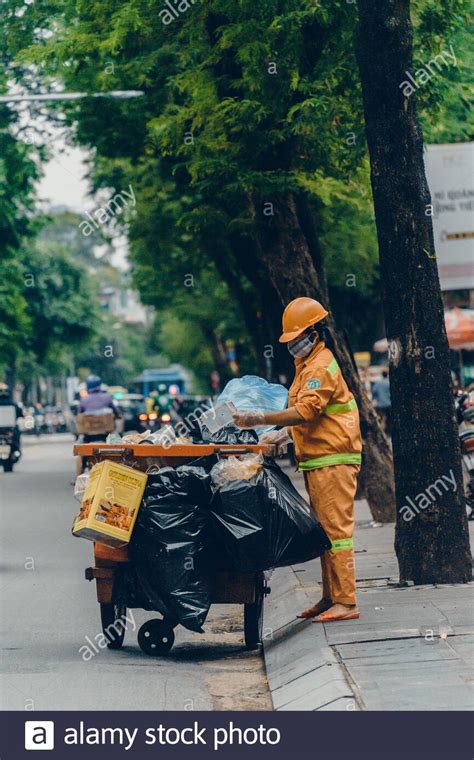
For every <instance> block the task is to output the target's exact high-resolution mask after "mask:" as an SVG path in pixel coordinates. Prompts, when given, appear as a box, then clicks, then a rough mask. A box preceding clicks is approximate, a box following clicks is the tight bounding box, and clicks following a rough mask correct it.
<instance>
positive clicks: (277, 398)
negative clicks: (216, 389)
mask: <svg viewBox="0 0 474 760" xmlns="http://www.w3.org/2000/svg"><path fill="white" fill-rule="evenodd" d="M224 401H231V402H232V403H233V404H234V406H235V408H236V409H237V411H239V412H245V411H249V410H252V409H261V410H263V411H264V412H281V411H282V410H283V409H286V407H287V404H288V391H287V389H286V388H285V387H284V386H283V385H279V384H277V383H269V382H267V381H266V380H264V379H263V377H257V376H256V375H244V376H243V377H238V378H237V377H236V378H234V379H233V380H231V381H230V382H228V383H227V385H226V387H225V388H224V390H223V391H222V393H221V395H220V396H219V398H218V399H217V402H216V403H217V404H221V403H223V402H224ZM273 427H274V425H265V426H259V427H258V433H259V435H262V434H264V433H265V432H268V431H269V430H272V429H273Z"/></svg>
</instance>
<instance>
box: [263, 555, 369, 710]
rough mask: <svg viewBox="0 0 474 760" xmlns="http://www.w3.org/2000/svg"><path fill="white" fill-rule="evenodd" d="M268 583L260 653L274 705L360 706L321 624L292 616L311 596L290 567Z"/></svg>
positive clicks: (299, 707) (289, 707) (286, 707)
mask: <svg viewBox="0 0 474 760" xmlns="http://www.w3.org/2000/svg"><path fill="white" fill-rule="evenodd" d="M270 585H271V587H272V593H271V594H270V595H269V596H268V597H267V598H266V600H265V605H264V620H263V653H264V659H265V668H266V672H267V679H268V685H269V688H270V692H271V696H272V701H273V707H274V709H275V710H305V711H314V710H343V711H349V710H350V711H358V710H359V709H360V708H359V706H358V703H357V698H356V695H355V693H354V691H353V689H352V688H351V685H350V682H349V680H348V677H347V675H346V671H345V668H344V666H343V665H341V663H340V662H339V660H338V659H337V657H336V654H335V653H334V651H333V649H332V648H331V647H330V646H329V644H328V642H327V639H326V633H325V630H324V625H315V624H313V623H311V622H310V621H308V622H306V621H302V620H296V619H295V618H296V615H297V613H298V612H300V611H301V610H302V609H304V608H305V607H307V606H308V602H309V601H310V597H309V595H308V594H307V592H306V591H305V590H304V589H303V587H302V586H301V584H300V583H299V581H298V576H297V574H296V573H295V571H294V570H293V568H292V567H284V568H278V569H277V570H275V571H274V572H273V574H272V577H271V582H270ZM313 601H314V600H313Z"/></svg>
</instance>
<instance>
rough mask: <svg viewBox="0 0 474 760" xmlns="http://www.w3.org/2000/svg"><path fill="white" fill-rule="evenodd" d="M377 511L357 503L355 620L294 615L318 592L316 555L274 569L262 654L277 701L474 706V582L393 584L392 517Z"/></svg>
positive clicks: (370, 706)
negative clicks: (379, 516)
mask: <svg viewBox="0 0 474 760" xmlns="http://www.w3.org/2000/svg"><path fill="white" fill-rule="evenodd" d="M289 474H290V473H289ZM294 483H295V485H296V487H297V488H298V489H299V490H300V491H301V492H302V493H304V485H303V482H302V478H301V479H300V477H299V475H295V479H294ZM371 519H372V518H371V515H370V512H369V509H368V506H367V504H366V503H365V502H364V501H360V502H357V504H356V531H355V541H354V543H355V552H356V569H357V586H358V598H359V606H360V612H361V616H360V619H359V620H351V621H345V622H336V623H326V624H313V623H311V622H308V621H301V620H296V619H295V616H296V614H297V613H298V612H300V611H301V610H302V609H304V608H305V607H307V606H309V604H308V603H309V602H311V603H314V602H316V601H317V600H318V599H319V598H320V597H321V592H320V587H319V583H320V579H321V572H320V562H319V560H314V561H313V562H308V563H306V564H304V565H297V566H294V567H291V568H280V569H278V570H276V571H275V572H274V573H273V575H272V578H271V581H270V585H271V587H272V593H271V594H270V596H268V597H267V599H266V602H265V617H264V639H265V641H264V653H265V663H266V668H267V676H268V681H269V685H270V690H271V693H272V699H273V704H274V707H275V709H276V710H446V709H449V710H472V709H473V707H474V691H473V682H474V661H473V660H474V657H473V652H474V648H473V646H474V604H473V593H472V592H473V587H474V583H470V584H466V585H453V586H447V585H445V586H441V587H439V586H417V587H415V586H411V587H407V588H397V586H396V583H397V580H398V567H397V561H396V557H395V553H394V549H393V537H394V526H393V525H384V526H381V527H372V525H371ZM470 528H471V535H472V536H473V537H474V531H473V528H474V523H473V522H470Z"/></svg>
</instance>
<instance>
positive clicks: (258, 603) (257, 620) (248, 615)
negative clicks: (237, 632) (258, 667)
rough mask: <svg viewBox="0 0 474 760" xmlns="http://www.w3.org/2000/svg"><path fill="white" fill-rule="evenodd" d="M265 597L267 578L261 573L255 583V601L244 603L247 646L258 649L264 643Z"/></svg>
mask: <svg viewBox="0 0 474 760" xmlns="http://www.w3.org/2000/svg"><path fill="white" fill-rule="evenodd" d="M264 599H265V578H264V575H263V573H261V574H259V575H258V576H257V578H256V583H255V601H254V602H252V604H245V605H244V636H245V648H246V649H256V648H257V647H259V646H261V644H262V634H263V602H264Z"/></svg>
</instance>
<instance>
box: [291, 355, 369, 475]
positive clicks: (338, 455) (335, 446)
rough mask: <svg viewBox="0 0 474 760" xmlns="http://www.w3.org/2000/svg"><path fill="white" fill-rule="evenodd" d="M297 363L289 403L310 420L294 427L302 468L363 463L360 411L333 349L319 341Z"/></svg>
mask: <svg viewBox="0 0 474 760" xmlns="http://www.w3.org/2000/svg"><path fill="white" fill-rule="evenodd" d="M295 367H296V375H295V379H294V381H293V384H292V386H291V388H290V392H289V396H288V406H289V407H290V406H294V407H296V409H297V411H298V412H299V414H300V415H301V416H302V417H303V419H305V420H307V422H306V424H304V425H295V426H293V427H292V428H291V434H292V437H293V440H294V443H295V451H296V456H297V458H298V461H299V466H300V469H301V470H311V469H316V468H319V467H329V466H331V465H337V464H360V461H361V451H362V441H361V436H360V427H359V411H358V409H357V404H356V401H355V399H354V396H353V395H352V393H351V392H350V390H349V388H348V387H347V383H346V381H345V380H344V378H343V376H342V372H341V370H340V369H339V366H338V364H337V361H336V359H335V358H334V355H333V354H332V352H331V351H330V350H329V349H328V348H326V346H325V344H324V343H323V342H321V343H318V345H317V346H316V347H315V348H314V349H313V351H312V352H311V354H310V355H309V356H308V357H306V359H296V360H295Z"/></svg>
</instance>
